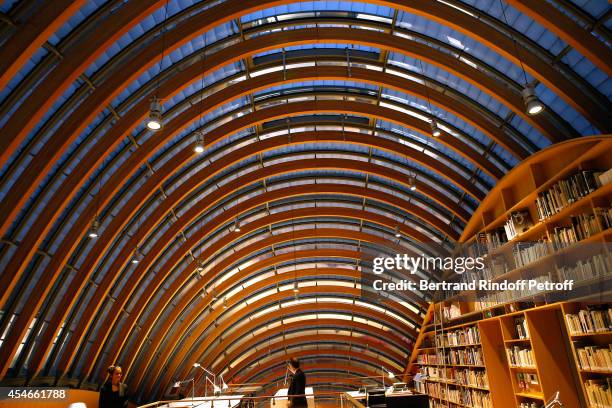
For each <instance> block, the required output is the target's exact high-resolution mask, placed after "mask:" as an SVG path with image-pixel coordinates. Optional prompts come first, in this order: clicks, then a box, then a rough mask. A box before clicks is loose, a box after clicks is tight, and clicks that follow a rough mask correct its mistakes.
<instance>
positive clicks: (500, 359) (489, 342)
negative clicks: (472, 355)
mask: <svg viewBox="0 0 612 408" xmlns="http://www.w3.org/2000/svg"><path fill="white" fill-rule="evenodd" d="M478 329H479V331H480V341H481V344H482V355H483V359H484V363H485V365H486V366H487V378H488V380H489V390H490V392H491V401H492V402H493V406H494V407H495V408H512V407H516V402H515V399H514V393H513V392H512V381H511V378H510V371H509V370H508V367H507V365H506V364H507V361H506V351H505V349H504V338H503V336H502V331H501V324H500V321H499V319H493V320H487V321H482V322H479V323H478Z"/></svg>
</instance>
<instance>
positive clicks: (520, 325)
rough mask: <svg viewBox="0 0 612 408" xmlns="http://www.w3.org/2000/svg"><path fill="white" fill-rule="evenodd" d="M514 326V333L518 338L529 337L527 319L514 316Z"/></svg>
mask: <svg viewBox="0 0 612 408" xmlns="http://www.w3.org/2000/svg"><path fill="white" fill-rule="evenodd" d="M514 327H515V328H516V335H517V338H518V339H528V338H529V329H528V328H527V321H526V320H525V318H524V317H515V318H514Z"/></svg>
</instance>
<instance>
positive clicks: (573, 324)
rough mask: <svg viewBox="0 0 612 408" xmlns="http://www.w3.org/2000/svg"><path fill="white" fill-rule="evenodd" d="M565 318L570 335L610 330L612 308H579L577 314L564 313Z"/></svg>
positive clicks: (611, 329) (611, 328)
mask: <svg viewBox="0 0 612 408" xmlns="http://www.w3.org/2000/svg"><path fill="white" fill-rule="evenodd" d="M565 320H566V321H567V326H568V328H569V331H570V334H572V335H577V334H589V333H597V332H607V331H612V308H610V307H607V306H604V307H597V308H595V307H592V308H590V309H587V310H580V311H579V312H578V314H571V313H569V314H566V315H565Z"/></svg>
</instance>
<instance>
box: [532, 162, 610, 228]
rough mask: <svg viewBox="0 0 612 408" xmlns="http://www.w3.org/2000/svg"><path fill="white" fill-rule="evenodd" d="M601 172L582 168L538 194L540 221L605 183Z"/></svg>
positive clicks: (537, 203)
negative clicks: (602, 180)
mask: <svg viewBox="0 0 612 408" xmlns="http://www.w3.org/2000/svg"><path fill="white" fill-rule="evenodd" d="M600 176H601V172H597V171H591V170H582V171H579V172H577V173H575V174H573V175H571V176H570V177H568V178H565V179H563V180H559V181H557V182H556V183H555V184H553V185H552V186H551V187H550V188H549V189H548V190H546V191H543V192H541V193H540V194H538V197H537V198H536V209H537V212H538V219H539V220H540V221H542V220H545V219H546V218H549V217H551V216H553V215H555V214H557V213H558V212H560V211H561V210H563V209H564V208H565V207H567V206H568V205H570V204H572V203H574V202H576V201H577V200H579V199H580V198H582V197H584V196H586V195H588V194H589V193H592V192H593V191H595V190H596V189H598V188H599V187H601V186H602V185H603V184H605V183H602V182H601V180H600V178H601V177H600Z"/></svg>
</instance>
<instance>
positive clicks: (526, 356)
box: [506, 346, 535, 367]
mask: <svg viewBox="0 0 612 408" xmlns="http://www.w3.org/2000/svg"><path fill="white" fill-rule="evenodd" d="M506 353H507V354H508V361H509V362H510V365H511V366H513V367H535V359H534V358H533V350H531V348H529V347H525V348H522V347H519V346H514V347H508V348H506Z"/></svg>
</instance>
